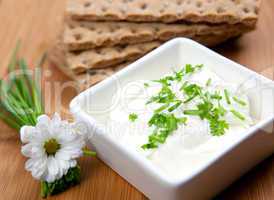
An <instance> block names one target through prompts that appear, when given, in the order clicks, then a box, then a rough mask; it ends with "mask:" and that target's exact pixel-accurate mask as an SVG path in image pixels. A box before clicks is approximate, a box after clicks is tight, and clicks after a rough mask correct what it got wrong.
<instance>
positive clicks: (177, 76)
mask: <svg viewBox="0 0 274 200" xmlns="http://www.w3.org/2000/svg"><path fill="white" fill-rule="evenodd" d="M174 76H175V77H174V79H175V80H176V81H178V82H180V81H182V79H183V76H184V73H183V70H179V71H178V72H176V71H175V72H174Z"/></svg>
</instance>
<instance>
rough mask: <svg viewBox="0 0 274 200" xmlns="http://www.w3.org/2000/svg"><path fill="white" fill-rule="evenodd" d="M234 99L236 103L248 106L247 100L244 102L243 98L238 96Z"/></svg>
mask: <svg viewBox="0 0 274 200" xmlns="http://www.w3.org/2000/svg"><path fill="white" fill-rule="evenodd" d="M233 100H234V101H235V102H236V103H238V104H240V105H242V106H246V102H244V101H243V100H241V99H238V98H237V97H233Z"/></svg>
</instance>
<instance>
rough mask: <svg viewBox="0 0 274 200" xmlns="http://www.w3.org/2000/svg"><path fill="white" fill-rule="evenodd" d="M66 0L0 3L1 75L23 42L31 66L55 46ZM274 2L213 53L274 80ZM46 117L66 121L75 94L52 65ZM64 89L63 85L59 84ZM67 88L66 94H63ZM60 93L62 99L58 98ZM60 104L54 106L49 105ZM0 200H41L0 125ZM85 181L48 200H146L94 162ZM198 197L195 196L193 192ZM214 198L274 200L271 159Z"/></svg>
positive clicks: (268, 0) (13, 140) (9, 133)
mask: <svg viewBox="0 0 274 200" xmlns="http://www.w3.org/2000/svg"><path fill="white" fill-rule="evenodd" d="M64 5H65V0H58V1H57V0H56V1H53V0H47V1H46V0H40V1H37V0H20V1H19V0H0V21H1V23H0V42H1V43H0V44H1V48H0V66H1V68H0V73H1V74H2V75H3V74H4V71H5V67H6V66H7V63H8V58H9V56H10V54H11V49H12V48H13V47H14V46H15V44H16V40H17V39H19V38H20V39H21V40H22V42H23V44H22V49H21V54H22V55H24V57H26V58H27V60H28V62H29V63H31V64H34V63H35V61H36V60H37V59H38V58H39V56H40V55H41V54H42V53H43V52H44V51H46V50H47V49H48V48H49V47H50V46H51V45H52V44H53V43H54V41H55V38H56V36H57V34H58V32H59V30H60V29H61V24H62V16H63V11H64ZM273 10H274V1H273V0H264V1H263V4H262V9H261V13H260V20H259V24H258V29H257V30H256V31H255V32H252V33H250V34H248V35H245V36H243V37H241V38H239V39H238V40H236V41H235V40H234V41H230V42H228V43H226V44H224V45H222V46H219V47H217V48H216V49H215V50H216V51H218V52H220V53H221V54H223V55H225V56H226V57H229V58H231V59H233V60H235V61H237V62H239V63H241V64H243V65H245V66H249V67H250V68H251V69H252V70H255V71H257V72H260V73H262V74H264V75H266V76H268V77H270V78H272V79H273V71H274V38H273V33H274V24H273V18H274V13H273ZM44 69H45V70H46V71H49V72H51V73H48V72H47V73H45V80H50V81H47V82H45V84H44V91H45V94H46V102H47V104H46V107H47V112H49V113H52V112H54V111H55V110H56V111H59V112H62V113H63V116H65V117H70V115H69V113H68V111H67V105H68V103H69V101H70V99H71V98H72V97H73V96H75V95H76V93H77V91H75V90H74V89H71V88H70V87H69V86H71V85H73V84H74V83H73V82H71V81H69V79H68V78H67V77H66V76H64V75H63V74H62V73H61V72H59V71H58V70H57V69H55V68H54V67H52V66H50V65H46V66H45V68H44ZM62 84H65V85H62ZM64 87H65V89H63V88H64ZM60 91H62V92H61V95H60V94H59V93H60ZM55 100H58V101H57V103H56V104H55V105H52V102H55ZM0 126H1V130H0V159H1V160H0V194H1V195H0V200H2V199H3V200H17V199H26V200H29V199H40V196H39V183H38V182H37V181H35V180H33V179H32V177H31V175H30V174H29V173H28V172H26V171H25V170H24V162H25V158H24V157H23V156H22V155H21V154H20V142H19V138H18V134H17V133H16V132H15V131H14V130H11V129H10V128H8V127H7V126H6V125H4V124H3V123H2V122H0ZM80 165H81V166H82V171H83V173H82V175H83V180H82V182H81V184H80V185H79V186H76V187H74V188H72V189H70V190H68V191H66V192H65V193H62V194H60V195H57V196H55V197H51V198H50V199H60V200H61V199H66V200H70V199H71V200H72V199H79V200H81V199H100V200H104V199H134V200H139V199H146V198H145V197H144V196H143V195H142V194H141V193H140V192H138V191H137V190H136V189H135V188H134V187H132V186H131V185H130V184H128V183H127V182H126V181H125V180H123V179H122V178H121V177H120V176H119V175H117V174H116V173H115V172H113V171H112V170H111V169H110V168H109V167H107V166H106V165H105V164H103V163H102V162H101V161H99V160H98V159H95V158H83V159H81V160H80ZM197 192H199V191H197ZM216 199H228V200H229V199H237V200H270V199H274V156H272V157H270V158H268V159H267V160H265V161H264V162H263V163H261V164H260V165H258V166H257V167H256V168H254V169H253V170H252V171H250V172H249V173H248V174H246V175H245V176H244V177H242V178H241V179H240V180H238V181H237V182H235V183H234V184H233V185H232V186H231V187H229V188H228V189H226V190H225V191H224V192H222V193H221V194H220V195H219V196H218V197H216Z"/></svg>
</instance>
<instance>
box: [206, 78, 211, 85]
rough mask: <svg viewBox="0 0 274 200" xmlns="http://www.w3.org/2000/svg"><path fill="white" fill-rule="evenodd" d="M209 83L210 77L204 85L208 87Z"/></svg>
mask: <svg viewBox="0 0 274 200" xmlns="http://www.w3.org/2000/svg"><path fill="white" fill-rule="evenodd" d="M210 84H211V78H209V79H208V80H207V82H206V86H207V87H208V86H210Z"/></svg>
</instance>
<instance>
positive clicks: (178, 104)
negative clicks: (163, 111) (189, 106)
mask: <svg viewBox="0 0 274 200" xmlns="http://www.w3.org/2000/svg"><path fill="white" fill-rule="evenodd" d="M181 104H182V101H178V102H177V103H175V104H174V105H173V106H171V107H170V108H169V109H168V112H172V111H174V110H175V109H177V108H178V107H179V106H180V105H181Z"/></svg>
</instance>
